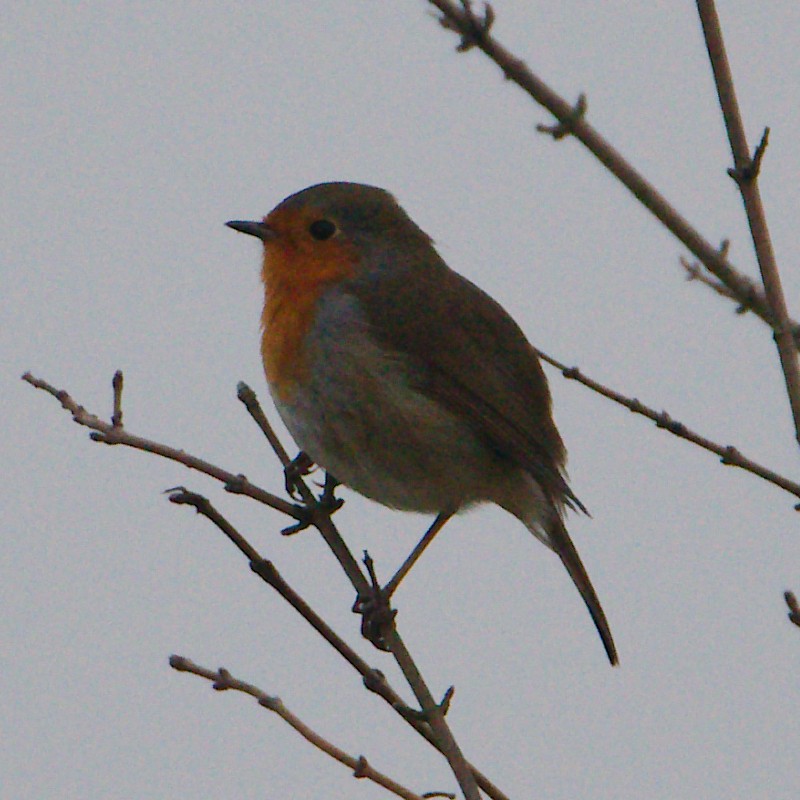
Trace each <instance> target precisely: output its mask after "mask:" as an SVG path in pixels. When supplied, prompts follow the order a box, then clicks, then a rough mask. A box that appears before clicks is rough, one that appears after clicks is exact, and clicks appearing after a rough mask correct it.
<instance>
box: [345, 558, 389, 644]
mask: <svg viewBox="0 0 800 800" xmlns="http://www.w3.org/2000/svg"><path fill="white" fill-rule="evenodd" d="M364 564H365V566H366V567H367V572H368V573H369V577H370V588H369V589H368V590H367V593H366V594H361V595H359V596H358V598H356V602H355V603H354V604H353V612H354V613H355V614H361V635H362V636H363V637H364V638H365V639H367V640H368V641H370V642H372V644H373V645H374V646H375V647H377V648H378V650H382V651H384V652H388V651H389V650H390V649H391V648H390V646H389V639H388V636H387V633H388V632H389V631H390V630H391V629H392V628H393V626H394V619H395V617H396V616H397V610H396V609H393V608H392V607H391V605H390V604H389V596H388V595H386V594H385V593H384V592H383V590H382V589H381V585H380V583H378V579H377V577H376V575H375V566H374V563H373V561H372V558H371V557H370V555H369V553H367V552H366V551H365V552H364Z"/></svg>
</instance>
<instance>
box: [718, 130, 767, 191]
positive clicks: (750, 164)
mask: <svg viewBox="0 0 800 800" xmlns="http://www.w3.org/2000/svg"><path fill="white" fill-rule="evenodd" d="M768 144H769V127H767V128H764V133H763V134H762V136H761V141H760V142H759V143H758V147H756V149H755V151H754V152H753V157H752V158H751V159H748V160H747V161H746V162H745V163H744V164H741V165H740V166H737V167H732V168H731V169H729V170H728V175H730V176H731V178H733V179H734V180H735V181H736V183H738V184H739V185H741V184H743V183H751V182H752V181H754V180H755V179H756V178H758V175H759V173H760V172H761V161H762V159H763V158H764V153H765V152H766V150H767V145H768Z"/></svg>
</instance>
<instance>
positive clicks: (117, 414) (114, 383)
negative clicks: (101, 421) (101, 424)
mask: <svg viewBox="0 0 800 800" xmlns="http://www.w3.org/2000/svg"><path fill="white" fill-rule="evenodd" d="M123 382H124V381H123V377H122V370H121V369H118V370H117V371H116V372H115V373H114V377H113V378H112V379H111V388H112V389H113V390H114V411H113V413H112V414H111V425H112V426H113V427H115V428H121V427H122V385H123Z"/></svg>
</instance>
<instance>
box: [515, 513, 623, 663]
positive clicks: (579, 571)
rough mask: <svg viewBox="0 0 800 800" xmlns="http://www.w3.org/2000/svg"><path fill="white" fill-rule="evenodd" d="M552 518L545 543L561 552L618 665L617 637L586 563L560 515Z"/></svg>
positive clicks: (609, 657)
mask: <svg viewBox="0 0 800 800" xmlns="http://www.w3.org/2000/svg"><path fill="white" fill-rule="evenodd" d="M553 511H554V512H555V509H553ZM553 517H554V520H553V522H552V523H551V524H550V525H548V527H547V540H546V543H547V545H548V546H549V547H551V548H552V549H553V550H555V552H556V553H557V554H558V556H559V558H560V559H561V562H562V563H563V564H564V566H565V567H566V569H567V572H568V573H569V576H570V578H572V582H573V583H574V584H575V586H576V587H577V589H578V591H579V592H580V593H581V597H582V598H583V602H584V603H586V608H588V609H589V613H590V614H591V615H592V619H593V620H594V624H595V627H596V628H597V632H598V633H599V634H600V638H601V639H602V640H603V647H605V650H606V654H607V655H608V660H609V661H610V662H611V666H616V665H617V664H619V659H618V658H617V648H616V646H615V644H614V637H613V636H612V635H611V628H610V627H609V624H608V620H607V619H606V615H605V612H604V611H603V606H601V605H600V600H599V598H598V597H597V593H596V592H595V590H594V586H592V582H591V580H589V574H588V573H587V572H586V568H585V567H584V566H583V562H582V561H581V557H580V556H579V555H578V551H577V549H576V548H575V545H574V544H573V543H572V539H571V538H570V535H569V533H567V529H566V527H565V526H564V522H563V521H562V519H561V516H560V515H559V514H558V513H554V514H553ZM526 524H527V523H526ZM527 526H528V527H529V528H530V529H531V531H532V532H533V533H534V534H535V535H536V536H537V538H539V539H543V537H542V534H541V530H534V528H533V527H532V526H531V525H530V524H527ZM537 527H538V526H537Z"/></svg>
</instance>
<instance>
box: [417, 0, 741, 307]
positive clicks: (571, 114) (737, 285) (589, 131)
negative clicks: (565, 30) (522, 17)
mask: <svg viewBox="0 0 800 800" xmlns="http://www.w3.org/2000/svg"><path fill="white" fill-rule="evenodd" d="M428 2H429V3H430V4H431V5H434V6H435V7H436V8H437V9H438V10H439V11H440V13H441V16H440V17H439V22H440V23H441V24H442V26H443V27H445V28H447V29H448V30H452V31H455V32H456V33H458V34H459V35H460V36H461V37H462V44H463V42H464V41H468V42H470V46H471V47H476V48H478V49H480V50H481V51H483V52H484V53H485V54H486V55H487V56H488V57H489V58H490V59H491V60H492V61H494V63H495V64H497V66H498V67H500V69H501V70H502V71H503V75H504V77H505V78H507V79H508V80H510V81H513V82H514V83H515V84H517V86H519V87H520V88H521V89H522V90H523V91H525V92H526V93H527V94H528V95H530V97H532V98H533V99H534V100H535V101H536V102H537V103H539V104H540V105H542V106H543V107H544V108H546V109H547V110H548V111H549V112H550V113H551V114H553V116H554V117H555V118H556V119H557V120H558V123H559V124H558V125H555V126H542V128H541V129H543V130H544V131H545V132H547V133H549V134H550V135H552V136H553V137H554V138H556V139H559V138H563V136H565V135H566V134H567V133H569V134H571V135H572V136H574V137H575V138H576V139H577V140H578V141H580V142H581V143H582V144H583V145H584V146H585V147H586V148H587V149H588V150H589V151H590V152H591V153H592V154H593V155H594V156H595V157H596V158H597V159H598V160H599V161H600V162H601V163H602V164H603V165H604V166H605V167H606V168H607V169H608V170H609V171H610V172H611V173H612V174H613V175H615V176H616V177H617V178H618V179H619V180H620V181H621V182H622V184H623V185H624V186H625V187H626V188H627V189H628V190H629V191H630V192H631V193H632V194H633V195H634V197H636V199H637V200H639V202H640V203H642V205H644V206H645V208H647V209H648V210H649V211H650V212H651V213H652V214H653V215H654V216H655V217H656V218H657V219H658V220H659V221H660V222H661V223H662V224H663V225H664V226H665V227H666V228H667V229H668V230H669V231H671V232H672V234H673V235H674V236H676V237H677V238H678V239H679V240H680V241H681V242H682V243H683V244H684V245H685V246H686V247H687V248H688V249H689V251H690V252H691V253H693V254H694V255H695V257H696V258H698V259H699V260H700V261H701V262H702V263H703V264H704V265H705V266H706V267H707V269H708V270H709V271H710V272H711V273H712V274H713V275H715V276H716V277H717V278H718V279H719V280H720V281H722V282H723V283H724V284H725V285H726V286H728V287H730V288H731V290H732V291H733V292H734V293H735V294H736V296H737V297H747V293H748V283H747V281H746V279H745V278H744V275H743V273H742V272H741V271H739V270H736V269H734V268H733V267H732V266H731V264H730V263H729V262H728V260H727V258H726V257H725V256H724V255H723V254H721V253H720V251H719V250H718V248H716V247H714V246H713V245H712V244H711V243H710V242H709V241H707V240H706V239H704V238H703V236H701V234H700V233H699V232H698V231H697V230H696V229H695V228H694V227H693V226H692V225H691V224H690V223H689V222H688V220H686V219H685V218H684V217H683V216H681V215H680V214H679V213H678V211H677V210H676V209H675V208H674V207H673V206H672V205H671V204H670V203H669V202H667V200H666V198H664V197H663V196H662V195H661V194H660V193H659V192H658V190H657V189H656V188H655V186H653V185H652V184H651V183H650V182H649V181H647V180H646V179H645V178H644V176H643V175H641V174H640V173H639V172H638V171H637V170H636V169H634V167H633V166H632V165H631V164H629V163H628V162H627V161H626V160H625V159H624V158H623V156H622V154H621V153H620V152H619V151H618V150H616V149H615V148H614V147H613V146H612V145H611V144H610V143H609V142H608V141H606V139H604V138H603V137H602V136H601V135H600V133H598V132H597V131H596V130H595V129H594V128H593V127H592V126H591V125H590V124H589V123H588V122H587V121H586V114H585V108H586V98H585V97H583V96H581V99H580V100H579V102H578V103H577V104H575V105H572V104H570V103H568V102H567V101H566V100H565V99H564V98H562V97H561V96H560V95H558V94H557V93H556V92H555V91H553V89H551V88H550V87H549V86H548V85H547V84H546V83H545V82H544V81H543V80H541V79H540V78H539V77H538V76H537V75H535V74H534V73H533V72H532V71H531V70H530V68H529V67H528V66H527V64H525V62H524V61H523V60H522V59H520V58H517V57H516V56H514V55H513V54H512V53H511V52H510V51H509V50H507V49H506V48H505V47H503V45H501V44H500V43H499V42H498V41H497V39H495V38H494V37H493V36H492V34H491V31H490V30H489V29H488V27H486V26H485V25H484V24H483V23H482V19H483V18H481V17H477V16H476V15H475V12H474V11H473V10H472V6H471V4H470V3H467V2H462V3H461V4H457V3H455V2H453V1H452V0H428ZM487 13H488V12H487ZM491 19H492V20H493V19H494V14H492V15H491ZM458 49H459V50H464V49H467V48H464V47H463V46H461V45H459V48H458ZM577 112H580V113H577Z"/></svg>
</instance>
